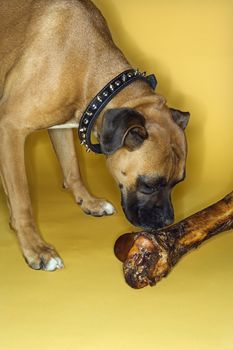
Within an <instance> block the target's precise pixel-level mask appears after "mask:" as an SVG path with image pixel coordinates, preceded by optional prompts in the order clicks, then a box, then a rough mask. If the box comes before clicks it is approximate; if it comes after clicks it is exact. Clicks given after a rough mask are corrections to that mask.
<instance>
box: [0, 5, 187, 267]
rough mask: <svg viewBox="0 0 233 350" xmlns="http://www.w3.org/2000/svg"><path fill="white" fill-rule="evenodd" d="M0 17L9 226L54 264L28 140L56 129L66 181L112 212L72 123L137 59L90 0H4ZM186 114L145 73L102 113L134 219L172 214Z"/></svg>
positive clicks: (90, 210) (80, 197) (152, 224)
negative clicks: (37, 215)
mask: <svg viewBox="0 0 233 350" xmlns="http://www.w3.org/2000/svg"><path fill="white" fill-rule="evenodd" d="M0 18H1V21H0V174H1V180H2V184H3V188H4V191H5V193H6V197H7V202H8V206H9V210H10V226H11V227H12V228H13V229H14V230H15V231H16V233H17V237H18V240H19V243H20V247H21V250H22V253H23V255H24V257H25V260H26V262H27V263H28V265H29V266H30V267H31V268H33V269H42V270H47V271H54V270H56V269H59V268H62V267H63V262H62V259H61V258H60V257H59V255H58V253H57V252H56V251H55V249H54V248H53V247H52V246H51V245H49V244H47V243H46V242H45V241H44V240H43V238H42V237H41V235H40V234H39V232H38V229H37V226H36V224H35V221H34V218H33V213H32V207H31V202H30V195H29V189H28V182H27V177H26V172H25V164H24V163H25V162H24V146H25V140H26V138H27V136H28V135H29V134H30V133H32V132H34V131H36V130H41V129H49V130H48V132H49V135H50V138H51V141H52V144H53V146H54V149H55V152H56V154H57V157H58V159H59V161H60V164H61V168H62V170H63V175H64V186H65V187H66V188H67V189H69V190H70V191H71V192H72V194H73V195H74V198H75V201H76V202H77V203H79V204H80V205H81V208H82V209H83V211H84V212H85V213H87V214H91V215H94V216H102V215H111V214H113V213H114V208H113V206H112V205H111V204H110V203H108V202H107V201H105V200H103V199H99V198H96V197H93V196H92V195H91V194H90V193H89V192H88V191H87V189H86V188H85V187H84V185H83V183H82V180H81V178H80V173H79V168H78V163H77V160H76V154H75V150H74V143H73V134H72V130H71V129H70V128H69V127H73V126H74V125H75V126H76V127H78V124H79V121H80V118H81V116H82V114H83V111H84V110H85V108H86V106H87V105H88V104H89V102H90V101H91V99H92V98H93V96H95V95H96V94H97V93H98V91H100V90H101V89H102V88H103V87H104V86H105V85H106V84H107V83H108V82H109V81H110V80H111V79H113V78H114V77H115V76H117V75H118V74H120V73H121V72H123V71H125V70H128V69H131V68H132V67H131V66H130V64H129V62H128V61H127V59H126V58H125V57H124V55H123V54H122V52H121V51H120V50H119V49H118V47H117V46H116V45H115V44H114V42H113V40H112V37H111V34H110V32H109V29H108V26H107V24H106V21H105V19H104V18H103V16H102V15H101V13H100V11H99V10H98V9H97V8H96V7H95V5H94V4H93V3H92V2H91V1H89V0H11V1H7V0H0ZM188 119H189V113H188V112H185V113H184V112H181V111H178V110H175V109H170V108H168V107H167V105H166V101H165V99H164V98H163V97H162V96H160V95H158V94H157V93H155V92H154V91H153V89H152V88H151V87H150V86H149V85H148V84H147V83H146V82H145V81H143V80H137V81H135V82H133V83H132V84H130V85H129V86H127V87H125V88H124V89H123V90H122V91H121V92H120V93H119V94H118V95H117V96H115V97H114V98H113V99H112V100H111V101H110V102H109V103H108V104H107V105H106V106H105V108H104V109H103V110H102V112H101V113H100V116H99V118H98V120H97V121H96V123H95V126H94V129H93V131H94V132H95V133H96V135H97V138H98V140H99V142H100V147H101V151H102V153H103V154H105V156H106V161H107V164H108V166H109V169H110V171H111V173H112V175H113V177H114V178H115V179H116V181H117V183H118V185H119V188H120V190H121V193H122V207H123V210H124V213H125V215H126V217H127V218H128V220H129V221H130V222H131V223H133V224H134V225H136V226H140V227H143V228H146V229H147V228H159V227H162V226H165V225H169V224H171V223H172V222H173V219H174V214H173V208H172V204H171V190H172V188H173V186H175V185H176V184H177V183H178V182H180V181H182V180H183V179H184V176H185V160H186V141H185V136H184V131H183V130H184V129H185V127H186V125H187V123H188ZM57 127H60V129H57Z"/></svg>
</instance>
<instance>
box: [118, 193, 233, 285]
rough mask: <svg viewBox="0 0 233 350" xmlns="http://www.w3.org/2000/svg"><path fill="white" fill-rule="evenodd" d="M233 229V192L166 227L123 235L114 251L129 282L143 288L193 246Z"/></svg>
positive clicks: (168, 270) (162, 275)
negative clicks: (150, 231) (149, 231)
mask: <svg viewBox="0 0 233 350" xmlns="http://www.w3.org/2000/svg"><path fill="white" fill-rule="evenodd" d="M232 228H233V192H231V193H229V194H228V195H227V196H226V197H224V198H223V199H222V200H220V201H219V202H217V203H215V204H213V205H211V206H209V207H207V208H206V209H203V210H201V211H199V212H198V213H196V214H194V215H192V216H190V217H188V218H186V219H184V220H183V221H180V222H178V223H177V224H175V225H172V226H170V227H167V228H165V229H161V230H157V231H154V232H152V233H148V232H139V233H127V234H124V235H122V236H121V237H119V238H118V240H117V241H116V243H115V247H114V251H115V254H116V256H117V257H118V259H119V260H121V261H122V262H123V263H124V264H123V271H124V275H125V280H126V282H127V283H128V284H129V285H130V286H131V287H133V288H143V287H145V286H147V285H150V286H153V285H155V284H156V283H157V282H158V281H160V280H161V279H162V278H163V277H165V276H166V275H167V274H168V273H169V272H170V270H171V269H172V267H173V266H174V265H175V264H176V263H177V262H178V260H179V259H180V258H181V257H182V256H183V255H184V254H186V253H187V252H189V251H190V250H191V249H193V248H197V247H198V246H199V245H200V244H201V243H203V242H204V241H205V240H207V239H209V238H211V237H213V236H214V235H216V234H218V233H220V232H223V231H227V230H230V229H232Z"/></svg>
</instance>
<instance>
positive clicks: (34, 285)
mask: <svg viewBox="0 0 233 350" xmlns="http://www.w3.org/2000/svg"><path fill="white" fill-rule="evenodd" d="M95 2H96V3H97V4H98V5H99V6H100V7H101V8H102V10H103V12H104V13H105V16H106V17H107V19H108V22H109V25H110V27H111V30H112V32H113V35H114V38H115V40H116V41H117V42H118V44H119V45H120V46H121V48H122V49H123V51H124V52H125V53H126V54H127V56H128V57H129V59H130V60H131V61H132V62H133V64H135V66H137V67H139V68H140V69H142V70H143V69H144V70H147V71H148V72H155V73H156V74H157V78H158V81H159V86H158V91H159V92H160V93H162V94H164V95H165V96H166V97H167V99H168V103H169V105H172V106H173V107H177V108H180V109H187V110H190V112H191V121H190V125H189V127H188V129H187V138H188V143H189V156H188V162H187V178H186V180H185V182H184V183H182V184H179V185H178V186H177V188H176V189H175V191H174V195H173V201H174V206H175V211H176V218H177V220H179V219H181V218H184V217H185V216H187V215H189V214H191V213H193V212H195V211H197V210H199V209H201V208H203V207H205V206H207V205H209V204H210V203H212V202H214V201H216V200H218V199H220V198H221V197H223V196H224V195H225V194H226V193H228V192H230V191H231V190H232V187H233V186H232V179H233V164H232V148H233V147H232V144H233V143H232V135H233V118H232V116H233V98H232V93H233V80H232V76H233V74H232V73H233V68H232V67H233V66H232V62H233V41H232V40H230V38H232V32H233V30H232V29H233V28H232V27H233V3H232V2H231V1H228V0H221V1H220V0H219V1H215V2H213V1H205V2H202V1H196V0H195V1H194V0H189V1H182V0H177V1H171V0H170V1H169V0H166V1H163V2H157V1H154V0H147V1H143V0H137V1H136V0H128V1H125V0H124V1H123V0H108V1H104V0H98V1H97V0H96V1H95ZM78 150H79V152H80V149H79V147H78ZM81 163H82V172H83V175H84V177H85V182H86V183H88V187H89V188H90V189H91V191H92V192H93V193H95V194H96V195H98V196H103V197H106V198H108V199H109V200H110V201H111V202H113V203H114V204H115V205H116V206H117V209H118V213H117V214H116V215H115V216H113V217H106V218H92V217H89V216H85V215H84V214H83V213H82V212H81V210H80V208H79V207H78V206H77V205H75V203H74V201H73V199H72V197H71V195H70V194H69V193H67V192H66V191H64V190H62V189H61V187H60V185H61V182H62V178H61V174H60V170H59V167H58V165H57V162H56V159H55V156H54V154H53V151H52V148H51V146H50V144H49V139H48V136H47V135H46V132H41V133H38V134H35V135H32V136H31V137H30V139H29V140H28V144H27V168H28V175H29V181H30V188H31V193H32V200H33V206H34V210H35V214H36V218H37V222H38V223H39V227H40V230H41V232H42V233H43V235H44V237H45V238H46V240H47V241H48V242H50V243H52V244H54V245H55V247H56V248H57V250H58V251H59V253H60V254H61V256H62V257H63V259H64V261H65V265H66V268H65V269H64V270H63V271H57V272H54V273H46V272H41V271H33V270H31V269H29V268H28V267H27V265H26V264H25V262H24V260H23V258H22V257H21V254H20V251H19V248H18V245H17V242H16V239H15V236H14V233H12V231H10V229H9V227H8V212H7V207H6V203H5V199H4V195H3V190H2V188H1V187H0V212H1V215H0V276H1V277H0V280H1V282H0V284H1V286H0V349H1V350H21V349H23V350H31V349H33V350H77V349H80V350H121V349H128V350H139V349H140V350H141V349H157V350H171V349H177V350H178V349H179V350H233V273H232V272H233V255H232V249H233V234H232V233H233V232H232V231H230V232H227V233H223V234H221V235H219V236H218V237H216V238H213V239H212V240H210V241H208V242H206V243H205V244H204V246H203V247H201V248H200V249H199V250H197V251H195V252H193V253H192V254H189V255H188V256H186V257H185V258H183V259H182V261H181V262H180V263H179V264H178V265H177V266H176V267H175V269H174V270H173V272H172V273H171V274H170V275H169V277H168V278H166V279H165V280H163V281H162V282H160V283H159V284H158V285H157V286H155V287H153V288H150V287H147V288H145V289H142V290H133V289H131V288H130V287H128V286H127V285H126V284H125V282H124V280H123V275H122V271H121V264H120V263H119V262H118V261H117V260H116V259H115V257H114V255H113V244H114V241H115V239H116V238H117V237H118V236H119V235H120V234H122V233H124V232H127V231H129V230H132V226H130V224H129V223H128V222H127V221H126V219H125V218H124V216H123V213H122V211H121V208H120V205H119V203H120V196H119V193H118V189H117V187H116V185H115V184H114V181H113V180H112V178H111V176H110V175H109V173H108V171H107V169H106V167H105V162H104V157H102V156H97V155H92V154H88V155H86V154H84V153H81Z"/></svg>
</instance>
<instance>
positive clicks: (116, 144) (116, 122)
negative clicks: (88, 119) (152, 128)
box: [100, 108, 148, 155]
mask: <svg viewBox="0 0 233 350" xmlns="http://www.w3.org/2000/svg"><path fill="white" fill-rule="evenodd" d="M147 137H148V134H147V131H146V129H145V118H144V117H143V115H142V114H140V113H139V112H137V111H136V110H134V109H131V108H116V109H110V110H108V111H106V112H105V113H104V116H103V122H102V128H101V133H100V146H101V150H102V152H103V153H104V154H106V155H110V154H112V153H114V152H115V151H116V150H118V149H119V148H120V147H123V146H125V147H127V148H128V149H129V150H130V151H133V150H135V149H136V148H138V147H140V146H141V144H142V143H143V142H144V140H145V139H146V138H147Z"/></svg>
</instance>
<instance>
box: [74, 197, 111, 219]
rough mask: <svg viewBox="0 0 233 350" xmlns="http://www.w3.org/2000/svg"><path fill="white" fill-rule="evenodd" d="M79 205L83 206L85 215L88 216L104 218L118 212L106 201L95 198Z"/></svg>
mask: <svg viewBox="0 0 233 350" xmlns="http://www.w3.org/2000/svg"><path fill="white" fill-rule="evenodd" d="M79 204H80V205H81V208H82V210H83V211H84V213H85V214H87V215H92V216H104V215H113V214H114V213H115V212H116V210H115V208H114V206H113V205H112V204H111V203H109V202H107V201H106V200H104V199H99V198H93V199H89V200H83V201H81V202H80V203H79Z"/></svg>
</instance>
